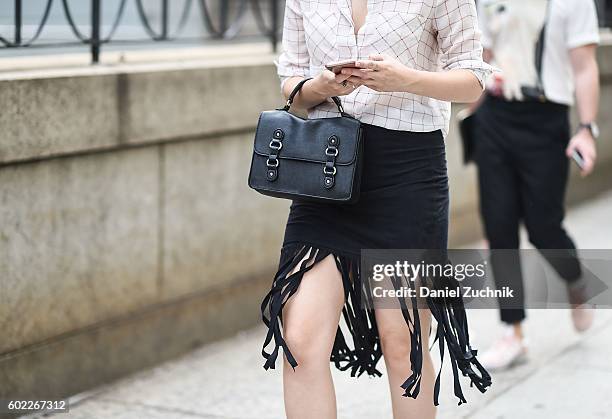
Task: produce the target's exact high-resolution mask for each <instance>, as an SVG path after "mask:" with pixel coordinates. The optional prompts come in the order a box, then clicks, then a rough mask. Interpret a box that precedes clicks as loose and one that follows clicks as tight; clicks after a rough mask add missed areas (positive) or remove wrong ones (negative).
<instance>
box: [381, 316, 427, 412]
mask: <svg viewBox="0 0 612 419" xmlns="http://www.w3.org/2000/svg"><path fill="white" fill-rule="evenodd" d="M419 317H420V320H421V330H422V342H423V370H422V373H423V375H422V379H421V391H420V393H419V395H418V397H417V398H416V399H412V398H410V397H404V396H403V394H404V389H402V388H401V385H402V384H403V383H404V381H406V379H407V378H408V377H410V375H411V374H412V371H411V369H410V334H409V333H410V332H409V329H408V325H407V324H406V321H405V320H404V316H403V315H402V312H401V310H400V309H399V308H398V309H377V310H376V323H377V325H378V333H379V335H380V340H381V345H382V351H383V356H384V359H385V365H386V366H387V374H388V377H389V386H390V390H391V403H392V406H393V417H394V418H395V419H413V418H414V419H433V418H435V417H436V407H435V406H434V404H433V388H434V382H435V373H434V367H433V363H432V360H431V355H430V354H429V326H430V324H431V313H430V311H429V310H427V309H420V310H419Z"/></svg>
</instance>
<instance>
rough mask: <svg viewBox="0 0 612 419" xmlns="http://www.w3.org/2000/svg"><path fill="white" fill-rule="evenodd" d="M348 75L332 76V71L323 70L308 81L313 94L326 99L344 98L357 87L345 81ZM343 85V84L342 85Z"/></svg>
mask: <svg viewBox="0 0 612 419" xmlns="http://www.w3.org/2000/svg"><path fill="white" fill-rule="evenodd" d="M349 77H350V75H346V74H334V72H333V71H330V70H328V69H324V70H323V71H322V72H320V73H319V74H318V75H317V76H316V77H315V78H313V79H312V80H311V81H310V87H311V89H312V91H313V93H315V94H317V95H318V96H321V98H323V99H327V98H329V97H332V96H344V95H348V94H351V93H352V92H353V91H354V90H355V89H356V88H357V87H359V86H358V85H356V84H354V83H350V82H348V81H347V79H348V78H349ZM343 83H344V84H343Z"/></svg>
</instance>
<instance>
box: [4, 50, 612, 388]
mask: <svg viewBox="0 0 612 419" xmlns="http://www.w3.org/2000/svg"><path fill="white" fill-rule="evenodd" d="M272 58H273V57H272V56H271V55H259V56H250V57H242V58H236V59H232V60H228V59H210V60H205V61H189V62H177V63H157V64H130V65H115V66H100V67H83V68H73V69H54V70H32V71H21V72H13V73H9V72H5V73H0V110H1V111H0V127H1V128H2V129H1V130H0V220H2V223H1V224H0V331H1V335H2V338H1V339H0V399H8V398H18V397H33V396H35V395H41V396H42V395H44V397H63V396H67V395H70V394H75V393H77V392H80V391H83V390H86V389H88V388H91V387H93V386H95V385H99V384H101V383H104V382H107V381H109V380H112V379H115V378H118V377H120V376H123V375H126V374H129V373H131V372H133V371H136V370H139V369H142V368H146V367H148V366H151V365H155V364H157V363H159V362H161V361H163V360H166V359H170V358H172V357H175V356H177V355H179V354H182V353H184V352H186V351H188V350H190V349H191V348H193V347H195V346H197V345H200V344H202V343H204V342H208V341H211V340H215V339H219V338H221V337H223V336H227V335H228V334H231V333H234V332H235V331H237V330H239V329H243V328H246V327H250V326H252V325H254V324H256V323H258V322H259V312H258V307H259V302H260V300H261V297H262V296H263V294H264V293H265V292H266V288H267V287H268V285H269V283H270V280H271V275H272V273H273V271H274V268H275V264H276V262H277V260H278V251H279V246H280V242H281V239H282V230H283V222H284V220H285V217H286V214H287V209H288V203H287V202H284V201H282V200H275V199H269V198H265V197H263V196H260V195H259V194H257V193H255V192H253V191H251V190H249V189H248V188H247V186H246V178H247V173H248V168H249V163H250V153H251V146H252V138H253V130H254V127H255V124H256V121H257V116H258V115H259V112H260V111H261V110H264V109H271V108H274V107H277V106H278V105H279V104H281V103H282V100H281V97H280V91H279V84H278V79H277V77H276V75H275V72H274V66H273V64H272ZM600 60H601V63H602V73H603V77H602V80H603V81H604V84H605V85H604V90H603V98H602V108H603V109H604V115H605V110H606V109H608V106H607V105H609V104H612V83H610V81H611V80H610V75H612V47H604V48H602V49H601V51H600ZM601 122H602V123H601V125H602V130H603V133H604V135H603V137H604V140H602V147H601V149H600V153H601V165H600V168H599V170H598V172H597V174H596V175H595V176H593V177H592V178H590V179H589V180H586V181H583V180H580V181H577V180H575V181H574V183H573V186H572V188H571V197H570V199H571V201H572V202H576V201H579V200H581V199H585V198H586V197H588V196H589V195H591V194H593V193H597V191H601V190H602V189H604V188H606V187H609V186H610V183H609V179H610V178H609V174H610V173H611V172H612V170H611V168H612V144H611V142H609V141H606V140H608V139H610V138H612V121H610V120H608V119H606V118H602V121H601ZM447 143H448V160H449V169H450V176H451V189H452V202H453V208H452V222H451V224H452V231H451V241H452V243H453V245H458V244H462V243H466V242H468V241H470V240H474V239H476V238H478V237H479V236H480V233H479V223H478V215H477V210H476V207H477V205H476V184H475V180H474V175H475V173H474V168H473V167H468V168H465V167H463V166H462V165H461V158H460V154H461V150H460V144H459V141H458V139H457V137H456V130H453V134H451V135H450V136H449V138H448V140H447Z"/></svg>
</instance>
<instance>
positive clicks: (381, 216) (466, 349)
mask: <svg viewBox="0 0 612 419" xmlns="http://www.w3.org/2000/svg"><path fill="white" fill-rule="evenodd" d="M282 44H283V52H282V54H281V55H280V56H279V58H278V60H276V61H275V64H276V65H277V71H278V75H279V76H280V78H281V90H282V92H283V94H284V95H285V97H288V96H289V94H290V92H291V91H292V90H293V89H294V87H295V86H296V85H297V84H298V83H300V82H301V81H303V80H304V79H307V81H306V82H305V84H304V85H303V87H302V89H301V90H300V92H299V94H298V95H297V96H296V98H295V101H294V102H293V106H297V107H298V108H301V109H305V110H308V115H309V118H326V117H336V116H338V111H337V109H336V105H335V104H334V103H333V102H332V101H331V100H330V98H331V97H333V96H338V97H340V98H341V102H342V105H343V107H344V111H345V112H346V113H348V114H350V115H352V116H354V117H355V118H357V119H358V120H360V121H361V123H362V128H363V132H364V151H363V153H364V154H363V156H364V157H363V158H364V167H363V172H362V175H361V193H360V199H359V201H358V202H357V203H356V204H354V205H345V204H341V205H339V204H325V203H314V202H305V201H293V202H292V204H291V208H290V213H289V218H288V221H287V223H286V229H285V236H284V241H283V246H282V250H281V258H280V264H279V270H278V272H277V274H276V276H275V278H274V281H273V284H272V288H271V290H270V292H269V293H268V295H266V297H265V298H264V301H263V302H262V314H263V319H264V322H265V324H266V325H267V326H268V334H267V336H266V339H265V342H264V348H263V351H262V352H263V356H264V357H265V358H266V362H265V365H264V366H265V368H266V369H268V368H274V366H275V361H276V358H277V356H278V354H279V351H280V349H281V348H282V351H283V353H284V355H285V356H284V362H283V388H284V401H285V410H286V414H287V417H289V418H291V419H295V418H317V419H329V418H335V417H336V398H335V392H334V386H333V382H332V377H331V373H330V361H331V362H333V363H334V365H335V366H336V367H337V368H339V369H340V370H344V371H349V372H350V373H351V375H353V376H355V375H357V376H359V375H362V374H363V373H367V374H368V375H371V376H380V375H381V373H380V372H379V371H378V369H377V363H378V361H379V360H380V358H381V356H383V355H384V361H385V364H386V367H387V372H388V378H389V384H390V389H391V400H392V408H393V414H394V417H396V418H402V419H408V418H418V419H428V418H433V417H434V416H435V411H436V409H435V406H434V404H437V402H438V392H439V387H440V386H439V379H438V380H436V378H435V376H434V368H433V363H432V360H431V357H430V356H429V351H428V342H429V336H428V335H429V334H428V333H427V332H428V331H429V330H430V321H431V320H430V318H431V313H430V310H427V309H419V310H399V309H398V310H392V309H364V308H362V307H361V292H362V286H363V285H364V283H365V281H362V278H361V274H360V271H359V266H360V263H359V262H360V260H359V257H360V251H361V249H406V248H415V249H444V250H446V248H447V234H448V205H449V195H448V178H447V168H446V158H445V144H444V138H445V136H446V134H447V132H448V129H449V119H450V102H451V101H460V102H471V101H474V100H476V99H477V98H478V97H479V96H480V95H481V93H482V91H483V88H484V87H483V86H484V83H485V79H486V78H487V77H488V75H489V74H490V72H491V68H490V66H489V65H487V64H486V63H485V62H484V61H483V60H482V46H481V44H480V32H479V30H478V23H477V16H476V7H475V4H474V1H473V0H435V1H418V2H412V1H403V0H367V1H366V0H352V1H351V0H287V2H286V8H285V16H284V28H283V38H282ZM343 60H345V61H355V62H353V63H351V64H350V65H349V66H348V67H345V68H343V69H342V70H341V71H340V72H338V74H336V73H335V72H333V71H330V70H328V69H326V67H325V66H326V64H329V63H331V62H339V61H343ZM339 141H340V142H342V139H340V140H339ZM433 315H434V317H435V318H436V321H437V322H438V328H437V330H438V332H437V337H438V338H439V339H440V341H441V343H445V344H446V345H447V347H448V352H447V353H448V354H449V356H450V362H451V365H452V368H453V372H454V375H455V386H454V390H455V395H456V396H457V397H458V398H459V401H460V403H462V402H465V398H464V395H463V393H462V391H461V386H460V384H459V379H460V377H461V376H462V375H463V376H465V377H468V378H469V379H470V381H471V383H472V384H475V385H476V386H477V387H478V388H479V389H480V390H481V391H485V390H486V388H487V387H488V386H489V385H490V376H489V375H488V373H487V372H486V371H485V370H484V369H483V368H482V367H481V366H480V364H479V363H478V360H477V358H476V356H475V355H476V351H474V350H472V348H471V347H470V345H469V338H468V333H467V320H466V317H465V311H464V309H463V307H462V306H461V307H446V308H445V310H444V311H443V310H435V311H434V313H433ZM341 317H342V318H344V320H345V323H346V329H344V331H343V328H341V327H339V321H340V318H341ZM281 319H282V322H281ZM346 331H348V332H349V334H350V339H345V335H344V333H345V332H346ZM421 331H424V332H423V333H421ZM268 346H270V347H271V350H270V349H268ZM402 396H406V397H402Z"/></svg>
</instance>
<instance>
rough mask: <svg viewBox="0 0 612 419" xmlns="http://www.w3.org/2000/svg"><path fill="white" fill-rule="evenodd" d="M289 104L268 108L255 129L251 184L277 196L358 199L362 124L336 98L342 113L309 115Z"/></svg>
mask: <svg viewBox="0 0 612 419" xmlns="http://www.w3.org/2000/svg"><path fill="white" fill-rule="evenodd" d="M308 80H310V79H304V80H302V81H300V83H298V85H297V86H296V87H295V89H293V91H292V92H291V95H289V99H288V100H287V104H286V105H285V107H283V108H280V109H276V110H272V111H264V112H262V113H261V115H260V116H259V122H258V124H257V130H256V132H255V145H254V147H253V159H252V161H251V171H250V173H249V186H250V187H251V188H253V189H255V190H256V191H258V192H260V193H262V194H264V195H269V196H273V197H277V198H286V199H292V200H310V201H322V202H329V203H334V202H336V203H354V202H356V201H357V200H358V198H359V189H360V188H359V187H360V177H361V163H362V157H363V156H362V155H363V140H362V128H361V123H360V122H359V121H358V120H357V119H355V118H353V117H352V116H350V115H348V114H346V113H345V112H344V109H343V107H342V103H341V102H340V99H339V98H338V97H336V96H334V97H332V100H333V101H334V103H335V104H336V106H337V107H338V110H339V111H340V116H339V117H334V118H320V119H303V118H300V117H298V116H295V115H293V114H291V113H290V112H289V109H290V107H291V104H292V103H293V99H294V97H295V95H296V94H297V93H298V92H299V91H300V89H301V88H302V86H303V85H304V83H305V82H306V81H308Z"/></svg>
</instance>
